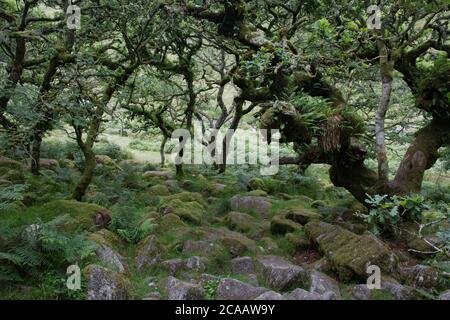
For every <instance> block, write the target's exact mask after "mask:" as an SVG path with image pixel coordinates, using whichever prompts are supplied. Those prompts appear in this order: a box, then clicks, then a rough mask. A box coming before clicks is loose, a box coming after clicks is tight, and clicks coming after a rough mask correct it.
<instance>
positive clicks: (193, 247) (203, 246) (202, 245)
mask: <svg viewBox="0 0 450 320" xmlns="http://www.w3.org/2000/svg"><path fill="white" fill-rule="evenodd" d="M220 250H223V248H221V247H220V246H219V245H218V244H216V243H214V242H212V241H204V240H198V241H194V240H187V241H186V242H185V243H184V246H183V254H192V253H197V254H200V255H202V256H210V255H213V254H215V253H217V252H218V251H220Z"/></svg>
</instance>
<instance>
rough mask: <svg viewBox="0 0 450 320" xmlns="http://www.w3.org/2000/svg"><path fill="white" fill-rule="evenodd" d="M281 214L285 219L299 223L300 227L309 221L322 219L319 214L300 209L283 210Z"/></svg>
mask: <svg viewBox="0 0 450 320" xmlns="http://www.w3.org/2000/svg"><path fill="white" fill-rule="evenodd" d="M282 214H284V215H285V216H286V218H287V219H290V220H292V221H295V222H297V223H300V224H301V225H305V224H307V223H308V222H309V221H311V220H320V219H321V218H322V215H321V214H320V213H317V212H314V211H311V210H308V209H305V208H302V207H294V208H288V209H285V210H283V212H282Z"/></svg>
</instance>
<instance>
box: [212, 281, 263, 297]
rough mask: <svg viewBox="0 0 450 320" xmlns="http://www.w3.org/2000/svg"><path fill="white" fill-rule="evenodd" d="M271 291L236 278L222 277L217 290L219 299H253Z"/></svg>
mask: <svg viewBox="0 0 450 320" xmlns="http://www.w3.org/2000/svg"><path fill="white" fill-rule="evenodd" d="M267 291H269V290H268V289H266V288H262V287H255V286H252V285H250V284H248V283H244V282H242V281H239V280H235V279H229V278H226V279H222V280H221V281H220V282H219V285H218V286H217V290H216V298H217V299H218V300H252V299H255V298H256V297H259V296H260V295H261V294H263V293H265V292H267Z"/></svg>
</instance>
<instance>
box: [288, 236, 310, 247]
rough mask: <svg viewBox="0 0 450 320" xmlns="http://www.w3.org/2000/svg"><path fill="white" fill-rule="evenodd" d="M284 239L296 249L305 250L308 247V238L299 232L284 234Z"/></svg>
mask: <svg viewBox="0 0 450 320" xmlns="http://www.w3.org/2000/svg"><path fill="white" fill-rule="evenodd" d="M286 239H287V240H288V241H289V243H292V244H293V245H294V248H295V250H296V251H305V250H308V249H309V247H310V243H309V240H308V238H307V237H306V236H305V235H304V234H303V233H299V232H291V233H288V234H286Z"/></svg>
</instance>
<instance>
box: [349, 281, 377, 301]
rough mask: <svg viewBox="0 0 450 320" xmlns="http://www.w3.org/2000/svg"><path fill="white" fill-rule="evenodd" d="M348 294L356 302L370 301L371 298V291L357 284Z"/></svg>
mask: <svg viewBox="0 0 450 320" xmlns="http://www.w3.org/2000/svg"><path fill="white" fill-rule="evenodd" d="M350 293H351V295H352V296H353V297H354V298H355V299H356V300H370V298H371V296H372V290H370V289H369V288H368V287H367V285H366V284H357V285H355V286H353V287H351V288H350Z"/></svg>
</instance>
